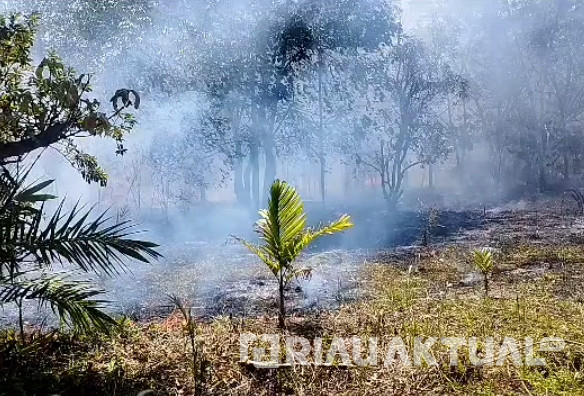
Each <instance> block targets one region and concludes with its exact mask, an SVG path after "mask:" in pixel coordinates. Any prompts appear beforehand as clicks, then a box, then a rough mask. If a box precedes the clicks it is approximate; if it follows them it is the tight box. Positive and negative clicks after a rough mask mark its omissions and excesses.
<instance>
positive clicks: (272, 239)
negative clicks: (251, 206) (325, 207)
mask: <svg viewBox="0 0 584 396" xmlns="http://www.w3.org/2000/svg"><path fill="white" fill-rule="evenodd" d="M260 217H261V219H260V220H259V221H258V222H257V223H256V232H257V233H258V234H259V236H260V240H261V241H262V242H263V243H262V244H261V245H254V244H251V243H249V242H247V241H245V240H243V239H241V238H237V239H238V240H239V241H241V242H242V243H243V244H244V245H245V246H246V247H247V248H248V249H249V250H250V251H252V252H253V253H255V254H256V255H257V256H258V257H259V258H260V259H261V260H262V261H263V262H264V263H265V264H266V266H267V267H268V268H269V269H270V271H271V272H272V273H273V274H274V276H275V277H276V279H277V281H278V297H279V301H278V302H279V310H278V325H279V326H280V327H281V328H284V327H285V326H286V304H285V303H286V301H285V296H284V290H285V289H286V286H287V285H288V284H289V283H290V282H291V281H292V280H294V279H296V278H298V277H303V278H308V277H310V275H311V270H310V269H309V268H297V267H296V266H295V261H296V259H297V258H298V256H299V255H300V254H301V253H302V252H303V251H304V250H305V249H306V248H307V247H308V246H310V244H312V242H314V241H315V240H316V239H318V238H320V237H322V236H324V235H332V234H335V233H337V232H342V231H345V230H347V229H349V228H351V227H353V223H351V218H350V217H349V216H347V215H343V216H341V217H340V218H339V219H338V220H336V221H334V222H332V223H330V224H329V225H327V226H324V227H321V228H318V229H312V228H307V227H306V213H305V212H304V203H303V202H302V199H300V196H299V195H298V193H297V192H296V190H295V189H294V188H293V187H292V186H290V185H288V184H287V183H286V182H284V181H280V180H276V181H275V182H274V183H273V184H272V186H271V188H270V198H269V201H268V209H265V210H262V211H260Z"/></svg>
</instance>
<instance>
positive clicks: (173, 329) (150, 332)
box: [0, 247, 584, 395]
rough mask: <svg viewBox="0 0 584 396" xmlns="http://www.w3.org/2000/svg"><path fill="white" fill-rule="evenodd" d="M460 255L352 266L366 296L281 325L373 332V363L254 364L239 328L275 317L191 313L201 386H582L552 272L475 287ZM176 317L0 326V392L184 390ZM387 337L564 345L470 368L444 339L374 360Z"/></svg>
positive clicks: (567, 305)
mask: <svg viewBox="0 0 584 396" xmlns="http://www.w3.org/2000/svg"><path fill="white" fill-rule="evenodd" d="M570 249H573V250H570V251H571V252H573V253H572V254H573V255H572V256H570V257H572V258H571V259H570V260H572V261H571V262H570V263H571V265H578V264H579V262H580V257H582V258H584V256H582V254H583V253H582V250H581V249H579V248H577V247H571V248H570ZM467 257H468V252H466V251H463V250H457V249H454V248H450V249H444V250H441V251H434V252H432V253H428V254H420V255H417V256H416V257H414V258H413V259H412V258H411V257H410V258H408V260H410V261H411V262H412V263H413V264H415V266H414V265H412V266H411V267H408V268H409V269H408V270H405V271H404V270H397V269H395V267H393V266H391V265H388V263H380V264H376V263H373V264H368V265H366V266H364V267H363V269H362V278H363V284H364V285H366V288H367V295H368V298H367V300H364V301H360V302H358V303H355V304H350V305H345V306H342V307H341V308H340V309H339V310H338V311H335V312H327V313H323V314H320V315H311V316H304V317H292V318H291V319H290V321H289V326H288V329H287V332H286V333H285V334H286V335H301V336H304V337H307V338H313V337H322V338H323V345H325V346H327V347H328V345H330V342H331V340H332V338H333V337H334V336H339V337H351V336H355V335H357V336H363V337H365V336H368V337H377V338H378V339H379V346H380V354H382V355H383V356H380V358H379V362H380V364H379V365H378V366H376V367H368V368H361V367H349V368H347V367H344V366H342V365H336V366H333V367H315V366H296V367H293V368H281V369H270V370H261V369H254V368H253V367H250V366H247V365H244V364H241V363H240V362H239V336H240V334H243V333H254V334H264V333H273V334H277V333H279V332H280V330H278V329H277V324H276V320H275V318H267V317H259V318H227V317H220V318H215V319H214V320H212V321H208V322H200V323H198V324H197V326H196V329H197V335H198V337H197V342H198V343H199V344H198V345H199V351H200V359H202V362H203V363H204V364H203V367H205V368H206V374H205V376H204V377H202V378H204V381H205V383H204V386H203V388H204V391H205V392H206V393H208V394H250V393H254V394H257V395H270V394H300V395H302V394H306V395H310V394H330V395H352V394H363V395H378V394H412V395H415V394H428V393H432V394H454V395H466V394H476V395H501V394H509V395H511V394H534V395H536V394H542V395H543V394H549V395H555V394H557V395H561V394H565V395H568V394H583V393H584V379H583V378H584V367H583V366H584V329H583V328H582V323H584V306H583V305H582V303H581V302H579V301H578V300H576V299H571V298H563V297H562V296H560V295H558V293H557V292H556V291H557V284H558V283H561V282H562V275H561V273H554V272H550V273H547V274H546V275H545V276H543V277H541V278H539V279H526V280H524V281H516V282H505V281H500V280H498V279H497V275H496V274H495V276H494V278H495V279H494V280H495V283H496V284H497V285H498V287H499V288H504V289H505V292H504V293H494V296H495V297H493V298H484V295H483V292H482V290H480V288H479V289H476V290H475V289H472V288H464V287H461V286H459V285H458V284H457V279H459V278H460V276H461V273H460V271H461V265H460V264H461V263H464V262H465V260H466V258H467ZM553 257H556V258H557V257H558V255H557V251H554V250H550V251H546V250H545V249H541V248H539V247H537V248H535V247H533V248H530V247H521V248H518V249H517V250H514V251H513V252H510V253H508V254H501V255H500V256H499V257H498V258H497V259H496V260H497V263H498V265H499V266H500V267H499V268H508V269H513V268H521V267H522V266H524V265H525V264H524V263H527V262H533V261H535V260H544V259H545V260H549V259H550V258H553ZM396 264H397V263H396ZM496 265H497V264H496ZM396 267H399V268H404V266H403V265H399V266H396ZM498 295H500V296H502V297H497V296H498ZM184 325H185V323H184V320H183V318H182V317H181V316H180V315H179V314H178V313H177V314H174V315H172V316H171V317H169V318H168V319H166V320H164V321H160V322H156V323H142V324H140V323H132V322H129V321H127V322H125V324H124V326H123V329H122V330H121V331H120V332H118V333H117V334H116V335H114V336H113V337H108V338H105V337H100V336H92V337H87V336H85V337H75V336H71V335H67V334H59V333H56V334H52V335H49V336H47V335H45V336H43V338H42V339H40V338H38V339H36V344H35V345H36V346H35V347H32V348H29V349H27V350H22V347H21V346H20V344H19V341H18V339H17V337H15V334H14V333H12V332H9V331H7V332H4V334H3V336H2V339H1V340H0V345H2V347H1V348H0V350H1V353H0V359H1V360H0V389H2V391H0V393H2V394H10V395H18V394H51V393H58V394H61V395H83V394H137V393H138V392H140V391H145V390H149V389H151V390H152V391H153V394H164V395H166V394H173V395H179V394H192V393H193V386H194V383H193V375H192V356H191V354H190V352H189V351H190V347H189V338H188V336H187V334H185V331H184ZM394 336H399V337H401V338H402V339H403V340H404V343H405V344H406V345H407V346H408V347H411V346H413V344H414V339H415V338H416V337H423V338H427V337H438V338H440V337H478V338H479V339H482V338H484V337H494V339H495V345H496V346H497V348H498V346H499V345H500V343H501V342H502V341H503V339H504V338H505V337H513V338H516V339H518V340H524V339H525V337H531V338H533V339H534V340H536V341H537V340H539V339H541V338H544V337H548V336H555V337H561V338H564V339H565V340H567V341H568V344H567V345H566V348H565V350H564V351H562V352H549V353H548V352H546V353H542V354H541V357H545V358H546V360H547V362H548V365H547V366H546V367H533V368H523V367H515V366H514V365H513V364H512V363H511V360H510V359H507V360H506V361H505V363H504V364H503V365H502V366H493V367H487V366H484V367H475V366H474V365H473V364H471V362H470V361H469V359H468V358H466V357H463V356H468V354H466V353H461V354H460V356H461V359H460V361H459V364H458V366H457V367H454V368H451V367H450V366H449V361H450V360H449V359H450V356H449V353H448V350H447V349H446V348H445V347H438V346H437V347H436V348H432V351H433V353H434V357H435V359H436V361H437V363H438V367H421V368H417V367H404V366H403V365H400V364H394V365H392V366H390V367H384V366H383V360H384V357H385V356H384V354H385V351H386V349H387V347H388V343H389V342H390V340H391V338H392V337H394ZM29 337H33V336H32V335H30V336H29ZM35 337H38V336H35ZM30 341H33V340H29V342H30ZM325 350H326V348H325ZM465 351H466V350H465V349H464V348H463V349H462V352H465ZM521 352H522V353H523V351H521Z"/></svg>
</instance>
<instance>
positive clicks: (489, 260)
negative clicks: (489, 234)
mask: <svg viewBox="0 0 584 396" xmlns="http://www.w3.org/2000/svg"><path fill="white" fill-rule="evenodd" d="M473 263H474V266H475V268H476V269H478V270H479V271H481V274H483V284H484V285H485V296H488V295H489V277H490V276H491V274H492V273H493V267H494V262H493V253H492V252H491V251H490V250H489V249H486V248H483V249H475V250H474V251H473Z"/></svg>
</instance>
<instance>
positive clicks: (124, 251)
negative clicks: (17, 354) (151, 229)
mask: <svg viewBox="0 0 584 396" xmlns="http://www.w3.org/2000/svg"><path fill="white" fill-rule="evenodd" d="M27 175H28V172H25V174H24V175H23V176H18V177H14V176H12V175H11V172H10V171H9V170H8V169H7V168H5V167H2V168H1V169H0V306H2V305H4V304H8V303H16V304H17V305H18V306H21V305H22V302H23V301H25V300H35V301H37V302H39V304H40V305H41V306H49V307H50V308H51V309H52V311H53V312H54V313H56V314H57V315H58V317H59V318H60V320H61V323H63V324H67V325H70V326H71V327H72V328H73V329H74V330H78V331H89V330H92V329H95V330H99V331H108V330H109V329H110V328H111V325H114V324H115V323H116V321H115V320H114V319H113V318H112V317H111V316H109V315H108V314H107V313H105V312H104V311H103V305H102V304H103V303H104V301H103V300H99V299H96V297H97V296H99V295H100V293H101V290H99V289H96V288H94V287H93V286H92V285H91V283H89V282H88V281H81V280H77V279H74V277H73V276H72V275H73V274H74V273H75V272H81V273H82V274H83V273H91V272H94V273H103V274H105V275H115V274H118V273H119V272H120V270H123V269H124V268H125V264H124V262H125V259H128V258H129V259H134V260H137V261H141V262H148V261H149V259H157V258H158V257H160V254H159V253H158V252H157V251H156V247H157V245H156V244H154V243H151V242H146V241H141V240H136V239H132V238H131V236H132V235H134V234H135V232H134V231H133V226H132V225H131V224H130V223H128V222H122V223H115V222H112V221H111V219H109V218H107V217H106V214H105V213H103V214H101V215H99V216H93V211H92V210H91V209H89V210H83V209H81V208H79V207H78V206H77V205H76V206H75V207H74V208H73V209H72V210H71V211H66V210H65V209H64V205H63V202H62V203H61V204H60V205H59V206H58V207H57V209H56V210H55V212H54V214H53V215H52V216H47V215H46V213H45V206H44V204H45V203H46V202H47V201H49V200H52V199H54V198H55V197H54V196H51V195H49V194H45V193H43V191H44V190H45V189H46V188H47V187H48V186H49V185H50V184H51V183H52V181H44V182H39V183H36V184H33V185H30V186H25V179H26V177H27ZM55 264H61V265H62V266H63V268H64V271H62V273H61V274H58V273H56V272H55V271H54V268H53V266H54V265H55ZM85 277H86V276H85ZM21 330H22V326H21Z"/></svg>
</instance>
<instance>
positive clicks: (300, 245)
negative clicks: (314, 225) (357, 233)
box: [292, 215, 354, 258]
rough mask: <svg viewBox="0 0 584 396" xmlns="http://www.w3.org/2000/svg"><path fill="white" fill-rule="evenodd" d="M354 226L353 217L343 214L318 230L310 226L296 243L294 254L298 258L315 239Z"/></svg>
mask: <svg viewBox="0 0 584 396" xmlns="http://www.w3.org/2000/svg"><path fill="white" fill-rule="evenodd" d="M352 227H354V224H353V223H352V222H351V217H349V216H348V215H342V216H341V217H339V218H338V219H337V220H335V221H333V222H331V223H330V224H328V225H326V226H323V227H320V228H318V229H316V230H313V229H310V228H309V229H307V230H306V231H305V232H304V233H302V235H301V236H300V238H299V239H298V241H297V242H296V243H295V244H294V246H293V248H294V251H293V253H292V255H293V256H294V257H295V258H296V257H297V256H298V255H299V254H300V253H302V252H303V251H304V250H305V249H306V248H307V247H308V246H310V245H311V244H312V243H313V242H314V241H316V240H317V239H318V238H320V237H323V236H325V235H333V234H336V233H339V232H343V231H346V230H348V229H350V228H352Z"/></svg>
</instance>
